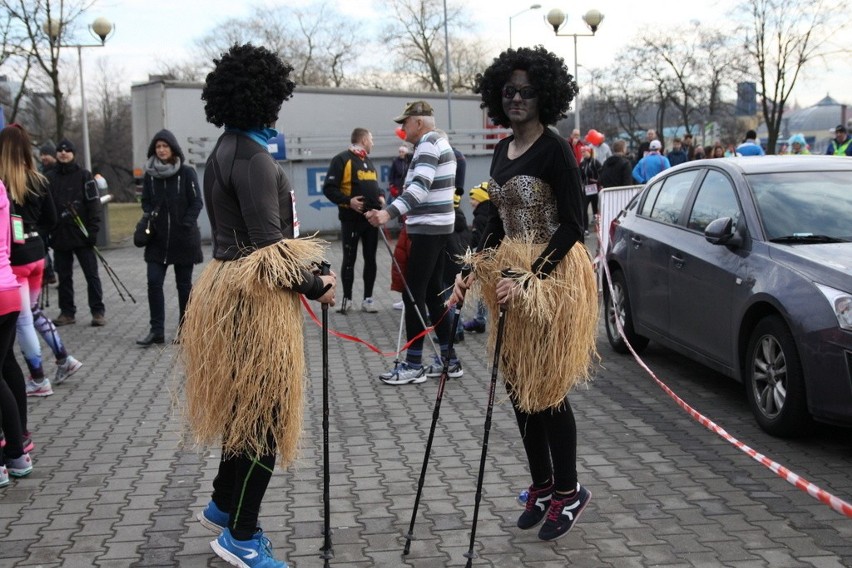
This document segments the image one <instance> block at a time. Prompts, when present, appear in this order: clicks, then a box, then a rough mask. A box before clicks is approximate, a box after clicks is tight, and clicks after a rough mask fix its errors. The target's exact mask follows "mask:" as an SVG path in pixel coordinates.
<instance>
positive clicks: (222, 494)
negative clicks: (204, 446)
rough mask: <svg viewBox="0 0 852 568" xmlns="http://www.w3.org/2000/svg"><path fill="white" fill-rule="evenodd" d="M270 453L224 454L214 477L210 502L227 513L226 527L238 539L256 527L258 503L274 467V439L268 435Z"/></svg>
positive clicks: (248, 536) (245, 536)
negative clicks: (258, 454)
mask: <svg viewBox="0 0 852 568" xmlns="http://www.w3.org/2000/svg"><path fill="white" fill-rule="evenodd" d="M267 443H268V444H269V445H270V447H271V448H272V449H271V452H270V453H269V454H266V455H263V456H257V457H250V456H248V455H245V454H240V455H237V456H232V457H227V458H226V457H225V456H224V455H223V456H222V458H221V459H220V460H219V472H218V473H217V474H216V478H215V479H214V480H213V502H214V503H216V506H217V507H219V510H220V511H223V512H225V513H228V514H230V516H231V518H230V520H229V521H228V528H229V529H231V534H233V536H234V538H235V539H237V540H248V539H250V538H251V536H252V535H253V534H254V533H255V531H256V530H257V517H258V515H260V504H261V502H262V501H263V496H264V495H265V494H266V488H267V486H269V480H270V479H271V478H272V470H273V468H274V467H275V439H274V438H273V437H272V434H271V433H270V434H268V435H267Z"/></svg>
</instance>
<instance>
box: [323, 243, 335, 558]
mask: <svg viewBox="0 0 852 568" xmlns="http://www.w3.org/2000/svg"><path fill="white" fill-rule="evenodd" d="M320 274H321V275H323V276H326V275H328V274H331V264H329V263H328V262H327V261H325V260H324V261H322V263H321V264H320ZM328 462H329V459H328V304H327V303H323V305H322V469H323V472H322V476H323V478H322V479H323V485H322V501H323V507H324V514H323V519H324V520H323V523H324V524H323V538H324V541H323V545H322V549H321V552H322V554H321V555H320V558H322V559H323V565H324V566H325V568H328V563H329V561H330V560H331V559H332V558H334V550H333V549H332V547H331V496H330V492H329V485H330V484H331V475H330V474H329V463H328Z"/></svg>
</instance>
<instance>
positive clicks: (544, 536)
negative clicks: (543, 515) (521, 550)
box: [538, 483, 592, 540]
mask: <svg viewBox="0 0 852 568" xmlns="http://www.w3.org/2000/svg"><path fill="white" fill-rule="evenodd" d="M591 500H592V493H591V491H589V490H588V489H586V488H585V487H583V486H582V485H580V484H579V483H578V484H577V493H576V494H575V495H573V496H571V497H566V498H565V499H558V498H557V497H556V494H554V496H553V499H551V501H550V510H549V511H547V520H546V521H545V522H544V524H543V525H542V526H541V529H540V530H539V531H538V538H540V539H541V540H556V539H557V538H559V537H561V536H565V535H566V534H568V531H570V530H571V528H572V527H573V526H574V523H576V522H577V519H578V518H579V517H580V513H582V512H583V509H585V508H586V505H588V504H589V501H591Z"/></svg>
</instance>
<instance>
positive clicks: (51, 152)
mask: <svg viewBox="0 0 852 568" xmlns="http://www.w3.org/2000/svg"><path fill="white" fill-rule="evenodd" d="M38 151H39V154H41V155H42V156H55V155H56V146H54V145H53V142H51V141H49V140H48V141H47V142H45V143H44V144H43V145H42V147H41V148H39V149H38Z"/></svg>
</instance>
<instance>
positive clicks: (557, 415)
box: [509, 392, 577, 493]
mask: <svg viewBox="0 0 852 568" xmlns="http://www.w3.org/2000/svg"><path fill="white" fill-rule="evenodd" d="M509 394H510V396H509V398H510V399H511V400H512V408H514V409H515V417H516V418H517V420H518V428H519V429H520V431H521V439H522V440H523V441H524V450H526V453H527V461H528V462H529V464H530V475H531V477H532V480H533V483H534V484H536V485H543V484H545V483H546V482H549V481H550V480H551V479H552V480H553V482H554V485H555V489H556V491H559V492H562V493H569V492H571V491H574V489H576V487H577V424H576V422H575V421H574V412H573V411H572V410H571V404H570V403H569V402H568V399H567V398H566V399H565V403H564V404H563V405H562V408H560V409H559V410H554V409H550V410H544V411H542V412H536V413H534V414H528V413H526V412H523V411H522V410H520V409H519V408H518V407H517V406H516V404H515V401H514V399H512V397H511V392H510V393H509Z"/></svg>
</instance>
